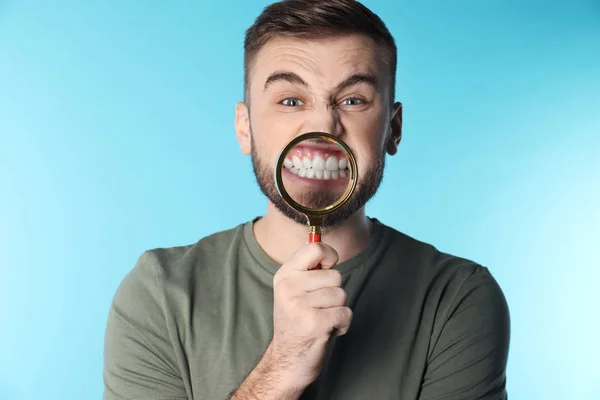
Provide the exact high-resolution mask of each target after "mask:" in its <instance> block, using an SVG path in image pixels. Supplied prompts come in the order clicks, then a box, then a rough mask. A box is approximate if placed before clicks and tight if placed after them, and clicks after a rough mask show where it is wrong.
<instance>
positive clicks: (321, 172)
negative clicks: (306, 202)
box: [283, 154, 350, 179]
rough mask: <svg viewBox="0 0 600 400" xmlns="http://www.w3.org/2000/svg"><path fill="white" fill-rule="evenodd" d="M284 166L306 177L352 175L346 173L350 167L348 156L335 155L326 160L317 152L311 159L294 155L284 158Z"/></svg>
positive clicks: (343, 176) (327, 177)
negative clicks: (338, 156) (339, 156)
mask: <svg viewBox="0 0 600 400" xmlns="http://www.w3.org/2000/svg"><path fill="white" fill-rule="evenodd" d="M283 166H284V167H285V168H287V169H289V170H290V171H291V172H293V173H295V174H297V175H300V176H301V177H306V178H316V179H338V178H340V177H341V178H345V177H346V176H350V175H349V174H347V173H346V171H349V169H350V166H349V165H348V160H347V159H346V158H340V159H339V160H338V158H337V157H335V156H329V157H327V160H325V159H324V158H323V157H322V156H321V155H319V154H317V155H315V156H314V157H313V159H312V160H311V159H310V158H308V157H306V156H303V157H300V156H298V155H293V156H292V157H291V158H286V159H285V160H284V162H283Z"/></svg>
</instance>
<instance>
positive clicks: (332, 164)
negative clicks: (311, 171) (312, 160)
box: [325, 157, 338, 171]
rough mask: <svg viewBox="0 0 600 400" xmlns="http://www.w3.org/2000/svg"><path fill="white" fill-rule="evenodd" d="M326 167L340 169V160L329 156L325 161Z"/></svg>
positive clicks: (332, 169)
mask: <svg viewBox="0 0 600 400" xmlns="http://www.w3.org/2000/svg"><path fill="white" fill-rule="evenodd" d="M325 169H326V170H328V171H335V170H337V169H338V160H337V158H335V157H329V158H328V159H327V162H326V163H325Z"/></svg>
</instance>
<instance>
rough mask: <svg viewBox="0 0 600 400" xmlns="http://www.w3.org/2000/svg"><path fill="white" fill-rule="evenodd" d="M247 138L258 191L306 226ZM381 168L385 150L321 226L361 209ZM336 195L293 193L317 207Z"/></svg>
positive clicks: (374, 187) (374, 188)
mask: <svg viewBox="0 0 600 400" xmlns="http://www.w3.org/2000/svg"><path fill="white" fill-rule="evenodd" d="M250 140H251V160H252V169H253V170H254V176H255V177H256V181H257V183H258V186H259V188H260V190H261V192H262V193H263V194H264V195H265V196H266V197H267V199H269V201H270V202H271V203H272V204H273V205H274V206H275V208H277V210H279V211H280V212H281V213H282V214H283V215H285V216H286V217H288V218H289V219H291V220H293V221H294V222H296V223H298V224H301V225H307V218H306V216H305V215H304V214H302V213H301V212H298V211H296V210H295V209H293V208H292V207H290V206H289V205H288V204H287V202H286V201H285V200H284V199H283V197H281V195H280V194H279V192H278V191H277V186H276V185H275V176H274V168H273V166H271V165H268V164H267V163H266V162H265V161H264V160H263V159H261V157H260V155H259V154H260V150H259V149H257V146H256V142H255V141H254V136H253V135H252V134H250ZM384 169H385V151H384V152H383V153H382V154H380V155H379V157H377V158H376V161H375V163H374V164H373V165H370V166H369V167H368V168H367V170H366V171H365V172H364V173H362V174H361V176H359V181H358V182H357V184H356V188H355V190H354V192H353V193H352V195H351V196H350V198H349V199H348V200H347V201H346V203H344V204H343V205H342V206H341V207H339V208H337V209H336V210H334V211H332V212H330V213H329V214H327V215H326V216H325V217H324V219H323V222H322V224H321V227H323V228H331V227H335V226H337V225H339V224H341V223H342V222H344V221H346V220H347V219H348V218H350V217H352V216H353V215H354V214H355V213H356V212H358V211H359V210H360V209H362V208H363V207H364V206H365V205H366V204H367V203H368V202H369V200H371V199H372V198H373V196H375V194H376V193H377V190H378V189H379V186H380V185H381V181H382V180H383V172H384ZM339 197H340V196H339V194H337V193H332V192H328V191H314V192H313V191H307V192H304V193H301V194H299V196H297V197H296V196H294V199H295V201H297V202H298V203H300V204H304V205H308V206H310V207H311V208H313V207H315V208H321V207H326V206H328V205H330V204H333V203H334V202H335V201H336V200H337V199H338V198H339Z"/></svg>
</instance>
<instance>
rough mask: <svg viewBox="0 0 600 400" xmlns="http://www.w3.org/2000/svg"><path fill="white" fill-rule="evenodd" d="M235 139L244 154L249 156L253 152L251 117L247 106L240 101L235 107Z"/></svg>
mask: <svg viewBox="0 0 600 400" xmlns="http://www.w3.org/2000/svg"><path fill="white" fill-rule="evenodd" d="M235 137H236V138H237V141H238V143H239V145H240V150H241V151H242V153H243V154H245V155H248V154H250V152H251V150H252V144H251V138H250V116H249V110H248V107H247V106H246V104H244V103H243V102H241V101H239V102H237V104H236V105H235Z"/></svg>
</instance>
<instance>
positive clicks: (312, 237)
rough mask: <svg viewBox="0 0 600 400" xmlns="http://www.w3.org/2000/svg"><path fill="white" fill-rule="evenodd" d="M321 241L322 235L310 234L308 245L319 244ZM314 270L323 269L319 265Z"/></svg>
mask: <svg viewBox="0 0 600 400" xmlns="http://www.w3.org/2000/svg"><path fill="white" fill-rule="evenodd" d="M320 241H321V234H320V233H309V234H308V243H318V242H320ZM313 269H321V264H319V265H317V266H316V267H314V268H313Z"/></svg>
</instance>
